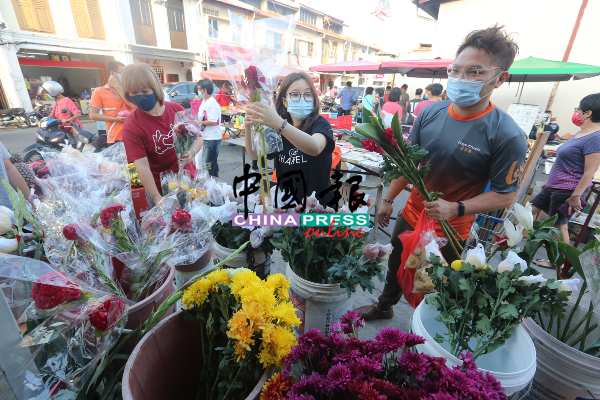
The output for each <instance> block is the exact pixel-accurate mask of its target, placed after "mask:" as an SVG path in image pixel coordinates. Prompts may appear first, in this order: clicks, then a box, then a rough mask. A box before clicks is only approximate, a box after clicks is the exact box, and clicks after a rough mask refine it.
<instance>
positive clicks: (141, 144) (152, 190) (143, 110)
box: [121, 63, 203, 207]
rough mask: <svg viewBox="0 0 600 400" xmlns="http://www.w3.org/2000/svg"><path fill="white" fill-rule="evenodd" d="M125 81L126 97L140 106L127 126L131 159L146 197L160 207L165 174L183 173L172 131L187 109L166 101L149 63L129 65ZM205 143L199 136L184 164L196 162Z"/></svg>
mask: <svg viewBox="0 0 600 400" xmlns="http://www.w3.org/2000/svg"><path fill="white" fill-rule="evenodd" d="M121 82H122V84H121V86H122V87H123V97H124V98H125V100H126V101H128V102H131V103H133V104H135V105H136V106H137V109H136V110H135V111H134V112H133V113H131V115H130V116H129V117H128V118H127V120H126V121H125V124H124V125H123V144H124V145H125V152H126V153H127V159H128V161H129V162H133V163H134V164H135V168H136V169H137V171H138V176H139V178H140V181H141V182H142V185H144V188H145V189H146V197H147V198H148V199H149V200H151V202H153V203H154V204H156V203H158V202H159V201H160V199H161V198H162V194H161V190H160V174H161V172H164V171H173V172H177V171H179V166H178V165H177V154H176V153H175V148H174V145H173V135H172V132H171V128H172V125H173V121H174V119H175V114H176V113H177V112H179V111H185V109H184V108H183V107H182V106H181V105H180V104H177V103H172V102H165V100H164V92H163V90H162V88H161V85H160V82H159V81H158V78H157V77H156V75H155V74H154V71H152V69H150V67H149V66H148V65H147V64H145V63H139V64H132V65H128V66H126V67H125V69H123V73H122V74H121ZM202 144H203V140H202V138H201V137H199V138H198V139H197V140H196V142H195V143H194V146H193V148H192V150H190V151H189V152H188V153H186V154H185V155H184V157H183V158H182V161H183V162H184V163H186V164H189V163H191V162H193V160H194V156H195V155H196V154H197V153H198V151H200V149H201V148H202ZM151 202H150V201H149V203H151ZM154 204H149V206H151V207H153V206H154Z"/></svg>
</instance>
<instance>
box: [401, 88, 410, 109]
mask: <svg viewBox="0 0 600 400" xmlns="http://www.w3.org/2000/svg"><path fill="white" fill-rule="evenodd" d="M409 101H410V96H409V95H408V92H402V95H401V96H400V103H401V104H400V105H401V106H402V115H406V108H407V107H406V103H408V102H409Z"/></svg>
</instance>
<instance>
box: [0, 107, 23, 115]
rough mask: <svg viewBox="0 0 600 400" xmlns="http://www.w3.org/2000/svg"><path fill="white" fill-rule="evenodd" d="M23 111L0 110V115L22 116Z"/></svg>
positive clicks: (15, 109) (13, 109)
mask: <svg viewBox="0 0 600 400" xmlns="http://www.w3.org/2000/svg"><path fill="white" fill-rule="evenodd" d="M24 112H25V110H24V109H23V108H7V109H4V110H0V115H12V114H23V113H24Z"/></svg>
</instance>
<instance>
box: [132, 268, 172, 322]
mask: <svg viewBox="0 0 600 400" xmlns="http://www.w3.org/2000/svg"><path fill="white" fill-rule="evenodd" d="M174 275H175V268H173V267H171V271H170V272H169V275H167V279H165V281H164V282H163V284H162V285H161V286H160V287H159V288H158V289H157V290H156V291H154V293H152V294H151V295H150V296H148V297H146V298H145V299H144V300H142V301H140V302H139V303H135V304H134V305H133V306H131V307H130V308H129V315H127V323H126V324H125V328H127V329H135V328H137V327H138V326H140V325H142V324H143V323H144V322H146V320H147V319H148V317H150V314H151V313H152V312H153V311H156V310H157V309H158V307H159V306H160V305H161V304H162V303H163V301H165V300H166V298H167V297H169V296H170V295H171V294H172V293H173V292H174V288H173V276H174ZM174 311H175V306H173V307H171V308H169V309H168V310H167V312H166V313H165V315H164V316H163V318H166V317H168V316H169V315H171V314H173V312H174Z"/></svg>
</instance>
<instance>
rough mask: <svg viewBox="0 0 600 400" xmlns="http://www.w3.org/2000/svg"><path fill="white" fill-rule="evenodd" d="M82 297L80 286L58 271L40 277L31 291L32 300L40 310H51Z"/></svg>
mask: <svg viewBox="0 0 600 400" xmlns="http://www.w3.org/2000/svg"><path fill="white" fill-rule="evenodd" d="M79 297H81V290H80V289H79V286H77V285H76V284H75V283H73V282H71V281H70V280H68V279H67V277H66V276H65V275H64V274H62V273H60V272H56V271H52V272H48V273H46V274H44V275H42V276H40V277H39V278H38V279H37V281H36V282H35V284H34V285H33V289H32V290H31V298H32V299H33V300H34V301H35V306H36V307H37V308H39V309H40V310H50V309H53V308H54V307H57V306H59V305H61V304H63V303H69V302H71V301H75V300H77V299H78V298H79Z"/></svg>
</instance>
